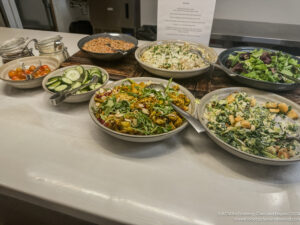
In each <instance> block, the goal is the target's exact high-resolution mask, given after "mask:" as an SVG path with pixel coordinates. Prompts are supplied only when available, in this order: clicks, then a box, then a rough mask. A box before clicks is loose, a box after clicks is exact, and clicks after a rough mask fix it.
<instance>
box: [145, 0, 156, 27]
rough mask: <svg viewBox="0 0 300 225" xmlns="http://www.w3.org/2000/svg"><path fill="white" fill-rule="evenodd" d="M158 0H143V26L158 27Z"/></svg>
mask: <svg viewBox="0 0 300 225" xmlns="http://www.w3.org/2000/svg"><path fill="white" fill-rule="evenodd" d="M156 23H157V0H141V25H156Z"/></svg>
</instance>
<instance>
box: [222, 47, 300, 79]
mask: <svg viewBox="0 0 300 225" xmlns="http://www.w3.org/2000/svg"><path fill="white" fill-rule="evenodd" d="M225 65H226V67H228V68H230V69H231V70H232V71H233V72H236V73H238V74H240V75H242V76H245V77H248V78H252V79H256V80H261V81H268V82H273V83H294V81H292V80H290V79H288V78H287V76H290V77H293V78H296V79H299V78H300V64H299V62H298V60H296V59H295V58H292V57H291V56H290V55H288V54H284V53H282V52H271V51H267V50H265V49H255V50H253V51H250V52H244V51H239V52H238V51H237V52H234V53H233V54H230V55H229V57H228V59H227V61H226V63H225ZM284 75H286V76H284Z"/></svg>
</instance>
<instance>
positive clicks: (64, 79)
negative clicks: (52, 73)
mask: <svg viewBox="0 0 300 225" xmlns="http://www.w3.org/2000/svg"><path fill="white" fill-rule="evenodd" d="M61 81H62V82H64V83H65V84H69V85H71V84H72V83H73V81H71V80H70V79H68V78H66V77H63V78H61Z"/></svg>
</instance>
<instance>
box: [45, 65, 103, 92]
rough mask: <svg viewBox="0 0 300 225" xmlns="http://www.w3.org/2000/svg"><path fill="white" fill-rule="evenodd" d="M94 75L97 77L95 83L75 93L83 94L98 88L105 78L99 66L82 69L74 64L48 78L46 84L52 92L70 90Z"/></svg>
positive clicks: (86, 81)
mask: <svg viewBox="0 0 300 225" xmlns="http://www.w3.org/2000/svg"><path fill="white" fill-rule="evenodd" d="M95 75H96V76H97V77H98V82H97V83H93V84H91V85H89V86H88V87H86V88H83V89H80V90H79V91H77V92H76V94H83V93H86V92H88V91H92V90H96V89H98V88H100V87H101V86H102V84H103V83H104V82H105V81H106V80H107V76H106V74H103V73H102V71H101V70H100V69H99V68H97V67H92V68H90V69H84V67H83V66H76V67H72V68H69V69H66V70H64V72H63V74H62V75H61V76H55V77H51V78H49V79H48V81H47V83H46V86H47V88H48V89H49V90H50V91H53V92H61V91H66V90H72V89H75V88H79V87H80V86H82V85H84V84H87V83H88V82H90V80H91V79H92V77H93V76H95Z"/></svg>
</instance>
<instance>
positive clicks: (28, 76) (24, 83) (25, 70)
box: [0, 56, 60, 89]
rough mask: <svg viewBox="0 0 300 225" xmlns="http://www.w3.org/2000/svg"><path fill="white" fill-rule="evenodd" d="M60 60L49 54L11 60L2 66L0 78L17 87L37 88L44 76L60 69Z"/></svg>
mask: <svg viewBox="0 0 300 225" xmlns="http://www.w3.org/2000/svg"><path fill="white" fill-rule="evenodd" d="M59 65H60V62H59V61H58V60H57V59H56V58H53V57H49V56H30V57H24V58H20V59H16V60H13V61H10V62H8V63H6V64H4V65H3V66H1V67H0V79H1V80H3V81H4V82H6V83H7V84H9V85H11V86H13V87H16V88H25V89H27V88H35V87H39V86H41V85H42V81H43V79H44V77H45V76H46V75H47V74H49V73H50V72H52V71H54V70H56V69H58V67H59Z"/></svg>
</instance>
